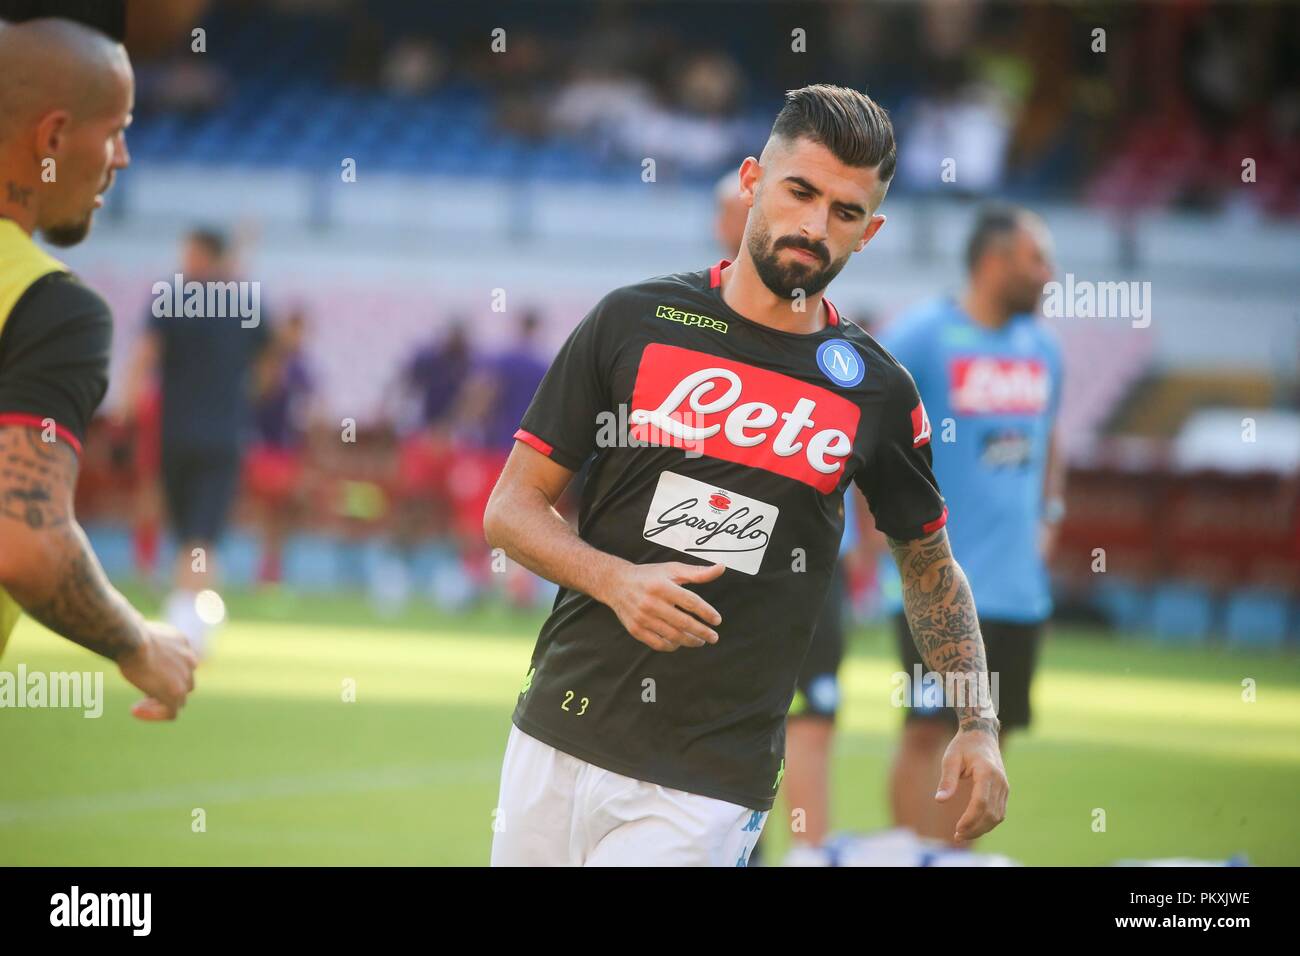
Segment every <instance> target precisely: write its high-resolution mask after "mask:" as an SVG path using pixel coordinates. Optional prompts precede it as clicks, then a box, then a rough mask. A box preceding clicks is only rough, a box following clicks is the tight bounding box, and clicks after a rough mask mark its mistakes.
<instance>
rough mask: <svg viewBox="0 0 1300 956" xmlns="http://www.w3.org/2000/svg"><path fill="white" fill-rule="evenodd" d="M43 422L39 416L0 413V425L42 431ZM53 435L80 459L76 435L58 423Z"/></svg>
mask: <svg viewBox="0 0 1300 956" xmlns="http://www.w3.org/2000/svg"><path fill="white" fill-rule="evenodd" d="M47 417H48V416H47ZM45 421H46V419H45V418H42V417H41V416H40V415H31V414H27V413H25V412H0V425H27V426H29V427H31V428H41V429H44V428H45ZM54 434H55V435H56V436H57V437H59V438H62V439H63V440H64V441H65V442H67V443H68V444H69V445H71V446H72V450H73V451H75V452H76V453H77V455H78V457H80V455H81V442H80V441H78V440H77V436H76V435H74V434H72V432H70V431H68V430H67V429H66V428H64V427H63V426H62V425H60V424H59V423H58V422H55V423H54Z"/></svg>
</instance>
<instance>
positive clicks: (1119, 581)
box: [1093, 574, 1152, 634]
mask: <svg viewBox="0 0 1300 956" xmlns="http://www.w3.org/2000/svg"><path fill="white" fill-rule="evenodd" d="M1100 577H1101V578H1102V580H1101V581H1100V582H1099V583H1098V585H1097V588H1096V590H1095V591H1094V596H1093V603H1094V606H1095V607H1096V608H1097V609H1098V610H1099V611H1101V612H1102V613H1103V614H1104V615H1105V616H1106V619H1107V620H1108V621H1109V622H1110V625H1111V627H1113V628H1115V629H1116V630H1117V631H1120V632H1123V633H1128V634H1132V633H1139V632H1146V631H1149V630H1150V629H1151V612H1152V604H1151V595H1150V594H1149V593H1148V592H1147V590H1146V589H1145V588H1143V587H1141V586H1139V585H1138V584H1136V583H1134V582H1133V581H1129V580H1127V579H1126V578H1123V577H1116V576H1115V575H1111V574H1106V575H1101V576H1100Z"/></svg>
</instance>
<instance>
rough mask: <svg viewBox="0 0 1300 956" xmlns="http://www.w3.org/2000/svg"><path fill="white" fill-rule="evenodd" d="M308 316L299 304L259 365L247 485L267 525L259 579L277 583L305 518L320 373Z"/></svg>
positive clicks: (263, 525)
mask: <svg viewBox="0 0 1300 956" xmlns="http://www.w3.org/2000/svg"><path fill="white" fill-rule="evenodd" d="M307 328H308V326H307V316H306V314H305V313H304V312H303V311H302V309H301V308H298V309H294V310H293V311H291V312H290V313H289V314H288V315H287V316H286V317H285V319H284V321H283V322H280V323H278V324H277V325H276V328H275V330H274V332H273V334H272V336H271V344H270V346H269V347H268V348H267V349H266V352H265V353H264V356H263V358H262V360H261V361H260V362H258V364H257V368H256V373H255V386H254V394H255V396H256V397H255V398H254V402H253V423H254V428H255V435H256V437H255V440H254V444H253V446H252V448H250V449H249V452H248V460H247V462H246V465H245V469H244V484H245V486H246V487H247V489H248V491H249V494H250V495H251V497H252V499H253V502H254V504H255V507H256V509H257V512H258V523H259V524H260V525H261V528H262V559H261V563H260V565H259V567H258V572H257V580H258V583H259V584H278V583H279V582H280V577H281V553H282V551H283V548H284V541H285V538H286V537H287V536H288V534H289V532H290V531H292V530H293V528H294V527H295V526H296V524H297V523H298V521H299V520H300V518H301V513H302V509H303V496H304V492H305V490H306V488H305V479H306V473H305V472H306V467H307V455H308V453H307V448H306V438H307V434H308V430H309V428H310V425H311V422H312V418H313V415H312V410H311V406H312V400H313V398H314V396H315V376H313V375H312V372H311V367H310V365H309V364H308V361H307V355H306V351H305V349H304V347H303V346H304V342H305V340H306V336H307Z"/></svg>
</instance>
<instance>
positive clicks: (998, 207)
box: [966, 203, 1026, 272]
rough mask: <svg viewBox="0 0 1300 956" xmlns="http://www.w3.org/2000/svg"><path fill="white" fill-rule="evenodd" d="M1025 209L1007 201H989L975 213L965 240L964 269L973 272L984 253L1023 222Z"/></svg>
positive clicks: (1017, 229) (1018, 227)
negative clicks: (972, 223)
mask: <svg viewBox="0 0 1300 956" xmlns="http://www.w3.org/2000/svg"><path fill="white" fill-rule="evenodd" d="M1025 214H1026V210H1025V209H1023V208H1022V207H1020V206H1013V205H1011V204H1009V203H990V204H988V205H986V206H981V207H980V210H979V212H977V213H976V214H975V224H974V225H973V226H972V227H971V231H970V238H969V239H967V240H966V271H967V272H974V271H975V267H976V266H977V265H979V262H980V260H981V259H983V258H984V254H985V253H986V252H988V251H989V249H990V248H991V247H992V246H993V245H994V243H997V242H1001V241H1002V240H1003V239H1006V238H1008V237H1009V236H1012V235H1014V234H1015V233H1016V232H1018V231H1019V230H1020V228H1021V227H1022V226H1023V225H1024V224H1025Z"/></svg>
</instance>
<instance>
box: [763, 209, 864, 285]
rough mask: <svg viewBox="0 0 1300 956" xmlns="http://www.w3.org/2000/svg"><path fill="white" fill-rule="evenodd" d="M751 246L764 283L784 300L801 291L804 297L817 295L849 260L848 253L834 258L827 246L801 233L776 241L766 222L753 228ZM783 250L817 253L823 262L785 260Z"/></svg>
mask: <svg viewBox="0 0 1300 956" xmlns="http://www.w3.org/2000/svg"><path fill="white" fill-rule="evenodd" d="M747 248H748V250H749V258H750V259H752V260H753V262H754V269H755V271H756V272H758V277H759V278H760V279H762V280H763V285H765V286H767V287H768V289H769V290H770V291H771V292H772V294H773V295H776V296H779V297H780V298H782V299H793V298H794V297H795V294H796V293H797V292H799V291H802V292H803V294H804V296H810V295H816V294H817V293H818V292H821V291H822V290H823V289H825V288H826V287H827V286H828V285H830V284H831V280H832V279H834V278H835V277H836V276H837V275H839V274H840V270H841V269H843V268H844V264H845V263H846V262H848V261H849V257H848V256H847V255H846V256H845V257H844V258H843V259H840V260H838V261H832V260H831V258H830V253H829V252H828V251H827V249H826V247H825V246H824V245H821V244H819V243H812V242H807V241H806V240H804V239H802V238H801V237H799V236H783V237H782V238H780V239H778V240H776V241H775V242H774V241H773V240H772V237H771V233H770V232H769V231H768V229H767V224H766V223H764V224H762V225H760V226H759V227H758V228H756V229H754V230H753V232H752V233H751V235H750V237H749V243H748V246H747ZM783 249H804V250H807V251H808V252H811V253H812V254H813V255H815V256H817V257H818V258H819V259H820V260H821V261H822V263H823V265H820V266H818V265H816V264H814V263H811V262H801V261H798V260H796V261H794V262H782V261H781V259H780V254H781V250H783Z"/></svg>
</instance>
